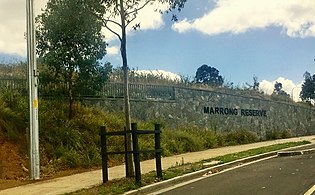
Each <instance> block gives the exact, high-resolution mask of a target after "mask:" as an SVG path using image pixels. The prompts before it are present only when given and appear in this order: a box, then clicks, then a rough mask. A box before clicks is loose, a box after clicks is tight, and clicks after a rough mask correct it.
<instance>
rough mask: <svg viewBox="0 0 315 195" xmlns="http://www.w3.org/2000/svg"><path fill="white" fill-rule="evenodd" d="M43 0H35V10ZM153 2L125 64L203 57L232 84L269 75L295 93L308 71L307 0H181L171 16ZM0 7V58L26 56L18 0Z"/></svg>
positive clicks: (312, 66)
mask: <svg viewBox="0 0 315 195" xmlns="http://www.w3.org/2000/svg"><path fill="white" fill-rule="evenodd" d="M46 2H47V0H35V9H36V13H39V10H40V9H42V8H45V4H46ZM156 6H159V8H160V9H162V10H163V9H166V7H165V6H163V5H153V6H149V7H146V9H144V10H143V11H142V12H141V13H140V15H139V21H140V22H141V29H140V30H138V31H136V32H135V31H133V30H129V31H128V34H129V36H128V55H129V66H130V67H131V68H135V69H140V70H165V71H169V72H173V73H176V74H180V75H185V76H189V77H193V76H194V75H195V72H196V70H197V68H198V67H199V66H201V65H202V64H207V65H210V66H213V67H216V68H217V69H218V70H219V71H220V74H221V75H222V76H223V77H224V78H225V79H226V81H229V82H233V83H234V84H235V85H240V86H242V85H243V83H246V82H248V83H251V82H252V78H253V76H254V75H256V76H257V77H258V80H259V81H260V82H261V88H264V90H265V91H266V92H272V88H273V85H274V83H275V81H278V82H281V83H282V84H283V88H284V90H286V91H287V92H288V93H289V94H291V93H293V97H294V98H297V97H298V93H299V91H300V88H299V87H300V85H301V83H302V81H303V73H304V72H305V71H309V72H310V73H312V74H314V73H315V62H314V58H315V14H314V13H315V1H314V0H188V2H187V4H186V6H185V8H184V9H183V11H182V12H181V13H179V14H178V17H179V21H178V22H176V23H174V22H171V20H170V19H171V15H170V14H169V15H163V16H161V15H160V14H159V13H157V12H154V10H155V8H156ZM0 8H1V9H0V10H1V11H0V53H1V55H0V56H2V61H4V59H6V60H8V58H13V59H14V58H18V56H25V51H26V43H25V39H24V32H25V0H1V1H0ZM104 34H105V36H106V39H107V41H108V42H109V48H108V55H107V56H106V57H105V59H104V60H107V61H110V62H111V63H112V64H113V65H114V66H120V65H121V60H120V56H119V53H118V52H119V43H118V41H117V39H116V38H115V36H114V35H113V34H110V33H109V32H107V31H105V30H104ZM12 54H14V55H12ZM3 56H6V58H4V57H3ZM0 62H1V58H0Z"/></svg>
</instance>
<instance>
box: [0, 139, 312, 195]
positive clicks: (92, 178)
mask: <svg viewBox="0 0 315 195" xmlns="http://www.w3.org/2000/svg"><path fill="white" fill-rule="evenodd" d="M303 140H308V141H311V142H312V143H313V144H315V135H313V136H305V137H297V138H290V139H281V140H273V141H265V142H259V143H253V144H246V145H238V146H229V147H222V148H215V149H209V150H205V151H200V152H192V153H186V154H181V155H175V156H170V157H165V158H162V168H163V169H167V168H169V167H172V166H175V165H178V164H182V163H183V162H184V163H192V162H199V161H201V160H203V159H209V158H214V157H217V156H222V155H226V154H231V153H236V152H241V151H245V150H249V149H253V148H259V147H263V146H269V145H273V144H279V143H286V142H297V141H303ZM153 170H155V160H147V161H143V162H141V173H142V174H144V173H148V172H150V171H153ZM108 172H109V180H112V179H117V178H122V177H125V167H124V165H120V166H116V167H112V168H109V170H108ZM101 183H102V171H101V170H96V171H90V172H85V173H79V174H75V175H70V176H66V177H61V178H56V179H51V180H46V181H39V182H36V183H32V184H28V185H24V186H19V187H14V188H10V189H6V190H2V191H0V195H5V194H8V195H11V194H14V195H19V194H22V195H33V194H34V195H35V194H36V195H37V194H47V195H48V194H64V193H69V192H74V191H77V190H80V189H84V188H91V187H93V186H96V185H100V184H101Z"/></svg>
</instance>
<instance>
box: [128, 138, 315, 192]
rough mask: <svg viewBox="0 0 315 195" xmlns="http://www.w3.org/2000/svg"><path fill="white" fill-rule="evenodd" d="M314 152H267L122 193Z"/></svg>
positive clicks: (172, 184)
mask: <svg viewBox="0 0 315 195" xmlns="http://www.w3.org/2000/svg"><path fill="white" fill-rule="evenodd" d="M312 145H313V146H314V147H315V145H314V144H307V145H302V146H296V147H292V148H289V150H293V149H295V150H296V149H300V148H303V147H308V146H312ZM285 150H287V149H285ZM312 152H315V148H313V149H308V150H303V151H283V150H278V151H273V152H268V153H264V154H259V155H255V156H251V157H247V158H243V159H239V160H236V161H233V162H229V163H225V164H221V165H216V166H212V167H209V168H205V169H202V170H199V171H196V172H192V173H188V174H185V175H182V176H178V177H175V178H172V179H169V180H165V181H161V182H158V183H154V184H151V185H148V186H144V187H141V188H139V189H136V190H132V191H129V192H126V193H124V194H125V195H139V194H150V193H153V192H156V191H159V190H162V189H165V188H168V187H171V186H174V185H177V184H180V183H184V182H187V181H191V180H194V179H197V178H201V177H203V176H206V175H211V174H215V173H219V172H221V171H223V170H227V169H232V168H236V167H239V166H242V165H244V164H248V163H251V162H255V161H258V160H267V159H270V158H274V157H277V156H282V155H283V154H284V156H285V155H286V154H291V156H292V155H301V154H307V153H312Z"/></svg>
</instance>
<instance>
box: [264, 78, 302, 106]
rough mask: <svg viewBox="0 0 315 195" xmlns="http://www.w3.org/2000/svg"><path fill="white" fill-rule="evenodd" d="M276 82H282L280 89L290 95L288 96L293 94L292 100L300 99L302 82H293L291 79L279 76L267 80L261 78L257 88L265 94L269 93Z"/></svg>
mask: <svg viewBox="0 0 315 195" xmlns="http://www.w3.org/2000/svg"><path fill="white" fill-rule="evenodd" d="M276 82H278V83H282V90H283V91H285V92H286V93H287V94H289V95H290V97H291V98H292V96H293V100H294V101H296V102H297V101H301V99H300V92H301V90H302V83H303V82H301V83H294V82H293V81H291V80H289V79H286V78H283V77H279V78H277V79H276V80H275V81H267V80H263V81H261V82H260V83H259V89H260V90H261V91H263V92H265V93H266V94H269V95H271V94H272V92H273V90H274V86H275V84H276Z"/></svg>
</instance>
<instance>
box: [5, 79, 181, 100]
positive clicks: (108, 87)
mask: <svg viewBox="0 0 315 195" xmlns="http://www.w3.org/2000/svg"><path fill="white" fill-rule="evenodd" d="M66 88H67V86H66V85H55V84H50V85H45V86H44V85H40V86H39V89H38V92H39V95H40V96H45V97H47V96H53V95H57V94H59V95H60V96H67V93H66V91H67V89H66ZM0 89H5V90H19V91H25V92H26V91H27V80H26V79H3V78H2V79H0ZM82 89H83V90H82V91H80V92H79V93H78V94H77V96H80V97H83V98H84V97H95V98H123V97H124V84H123V83H105V84H104V86H103V88H102V90H100V91H96V92H95V93H94V94H91V93H90V92H88V91H85V90H84V89H85V88H84V87H82ZM129 96H130V98H131V99H137V100H138V99H146V100H175V87H174V86H166V85H152V84H134V83H130V84H129Z"/></svg>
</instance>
